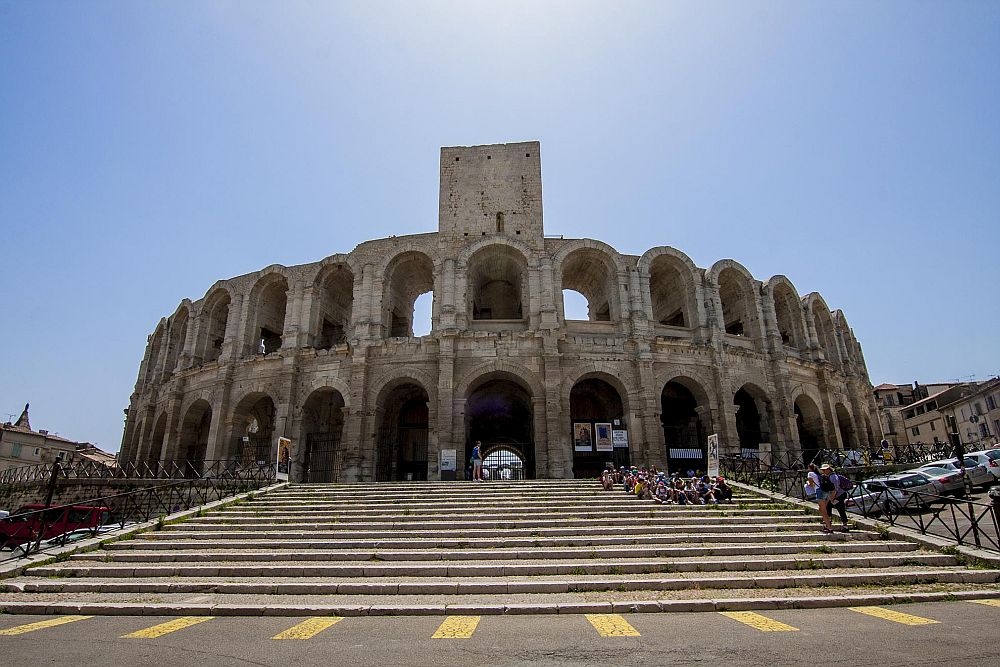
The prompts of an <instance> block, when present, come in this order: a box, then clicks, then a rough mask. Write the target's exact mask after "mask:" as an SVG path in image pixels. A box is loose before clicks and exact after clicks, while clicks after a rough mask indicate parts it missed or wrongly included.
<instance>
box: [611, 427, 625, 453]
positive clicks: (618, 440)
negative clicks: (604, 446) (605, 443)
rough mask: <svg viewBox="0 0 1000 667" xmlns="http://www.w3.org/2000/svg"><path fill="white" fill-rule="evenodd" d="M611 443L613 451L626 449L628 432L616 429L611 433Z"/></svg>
mask: <svg viewBox="0 0 1000 667" xmlns="http://www.w3.org/2000/svg"><path fill="white" fill-rule="evenodd" d="M611 442H613V443H614V445H615V449H628V431H623V430H622V429H618V428H616V429H615V430H613V431H612V432H611Z"/></svg>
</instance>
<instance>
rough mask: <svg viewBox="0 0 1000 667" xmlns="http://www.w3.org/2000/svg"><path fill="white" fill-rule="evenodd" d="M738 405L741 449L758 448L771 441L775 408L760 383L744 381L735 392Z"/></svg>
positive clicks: (737, 422)
mask: <svg viewBox="0 0 1000 667" xmlns="http://www.w3.org/2000/svg"><path fill="white" fill-rule="evenodd" d="M733 404H734V405H735V406H736V435H737V437H738V439H739V442H740V448H741V449H757V448H759V446H760V443H762V442H770V441H771V433H772V431H773V430H774V426H775V423H774V410H773V409H772V404H771V398H770V397H769V396H768V394H767V392H766V391H764V389H762V388H761V387H760V385H758V384H755V383H753V382H744V383H742V384H741V385H740V387H739V388H738V389H737V390H736V391H735V392H734V393H733Z"/></svg>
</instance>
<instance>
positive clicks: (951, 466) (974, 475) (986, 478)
mask: <svg viewBox="0 0 1000 667" xmlns="http://www.w3.org/2000/svg"><path fill="white" fill-rule="evenodd" d="M962 464H963V465H964V466H965V474H966V475H968V476H969V481H970V482H971V483H972V486H979V487H983V488H985V487H987V486H991V485H992V484H993V482H994V481H995V479H996V478H995V477H993V475H991V474H990V473H989V472H987V470H986V466H982V465H979V462H978V461H977V460H976V459H974V458H972V457H971V456H966V457H964V458H963V459H962ZM931 467H933V468H944V469H945V470H954V471H956V472H960V471H961V468H960V467H959V465H958V459H943V460H941V461H931V462H930V463H928V464H927V465H923V466H920V469H921V470H922V469H924V468H931Z"/></svg>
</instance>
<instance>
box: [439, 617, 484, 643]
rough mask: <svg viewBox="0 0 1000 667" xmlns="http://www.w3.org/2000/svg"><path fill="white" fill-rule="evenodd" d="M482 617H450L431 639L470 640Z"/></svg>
mask: <svg viewBox="0 0 1000 667" xmlns="http://www.w3.org/2000/svg"><path fill="white" fill-rule="evenodd" d="M480 618H482V617H481V616H449V617H448V618H446V619H444V622H443V623H442V624H441V625H439V626H438V629H437V631H435V633H434V634H433V635H431V639H468V638H470V637H471V636H472V633H473V632H475V631H476V627H477V626H478V625H479V619H480Z"/></svg>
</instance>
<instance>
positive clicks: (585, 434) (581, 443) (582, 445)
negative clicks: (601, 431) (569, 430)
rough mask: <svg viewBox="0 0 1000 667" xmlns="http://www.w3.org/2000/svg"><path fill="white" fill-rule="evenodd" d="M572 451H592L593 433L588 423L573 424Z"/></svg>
mask: <svg viewBox="0 0 1000 667" xmlns="http://www.w3.org/2000/svg"><path fill="white" fill-rule="evenodd" d="M573 451H576V452H592V451H594V433H593V430H592V429H591V426H590V422H574V423H573Z"/></svg>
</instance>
